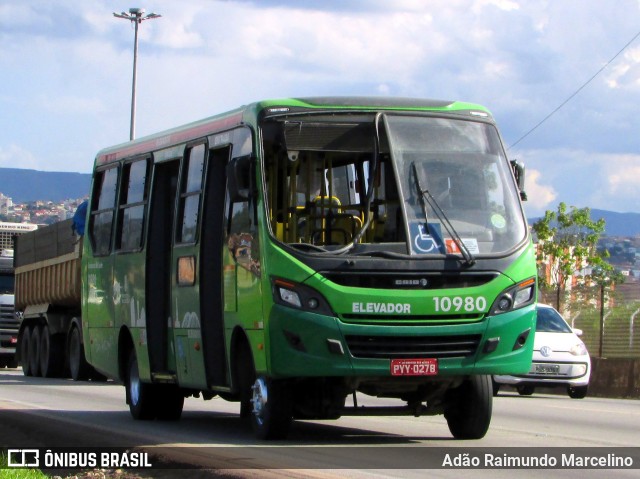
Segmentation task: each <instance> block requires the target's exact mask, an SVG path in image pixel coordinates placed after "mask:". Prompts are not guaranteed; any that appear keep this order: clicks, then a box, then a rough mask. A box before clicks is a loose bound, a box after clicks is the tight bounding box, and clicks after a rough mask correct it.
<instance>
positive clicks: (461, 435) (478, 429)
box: [444, 375, 493, 439]
mask: <svg viewBox="0 0 640 479" xmlns="http://www.w3.org/2000/svg"><path fill="white" fill-rule="evenodd" d="M446 403H447V404H446V406H445V411H444V417H445V419H446V420H447V424H448V425H449V430H450V431H451V434H453V437H455V438H456V439H482V438H483V437H484V436H485V434H486V433H487V431H488V430H489V424H490V423H491V413H492V410H493V386H492V385H491V376H487V375H474V376H470V377H469V378H468V379H466V380H465V381H464V382H463V383H462V384H461V385H460V386H459V387H457V388H455V389H452V390H450V391H449V392H448V393H447V397H446Z"/></svg>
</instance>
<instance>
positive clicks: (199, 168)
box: [177, 144, 206, 243]
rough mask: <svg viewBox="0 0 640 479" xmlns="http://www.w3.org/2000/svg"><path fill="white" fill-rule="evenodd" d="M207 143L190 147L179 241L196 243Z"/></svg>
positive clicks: (181, 197) (181, 204)
mask: <svg viewBox="0 0 640 479" xmlns="http://www.w3.org/2000/svg"><path fill="white" fill-rule="evenodd" d="M205 153H206V149H205V145H204V144H200V145H196V146H194V147H193V148H191V149H189V153H188V156H187V161H186V162H185V166H184V168H185V169H184V172H183V174H182V188H181V193H180V209H179V211H180V216H179V217H180V221H181V223H180V224H181V227H180V228H179V229H178V232H177V233H178V238H177V240H178V243H195V241H196V231H197V229H198V216H199V211H200V196H201V193H202V174H203V171H204V160H205Z"/></svg>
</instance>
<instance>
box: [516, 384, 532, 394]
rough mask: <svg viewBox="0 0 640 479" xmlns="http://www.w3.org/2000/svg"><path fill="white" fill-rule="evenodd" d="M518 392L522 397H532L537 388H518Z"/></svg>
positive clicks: (524, 386) (525, 386) (523, 386)
mask: <svg viewBox="0 0 640 479" xmlns="http://www.w3.org/2000/svg"><path fill="white" fill-rule="evenodd" d="M516 390H517V391H518V394H520V396H531V395H532V394H533V393H534V391H535V390H536V388H535V387H533V386H527V385H522V386H516Z"/></svg>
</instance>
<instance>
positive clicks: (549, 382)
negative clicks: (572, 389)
mask: <svg viewBox="0 0 640 479" xmlns="http://www.w3.org/2000/svg"><path fill="white" fill-rule="evenodd" d="M589 376H590V364H589V361H585V360H584V359H583V360H581V361H576V362H563V361H534V362H533V363H532V364H531V369H530V370H529V372H528V373H527V374H524V375H517V376H505V375H498V376H494V377H493V379H494V381H495V382H497V383H498V384H508V385H511V386H518V385H535V386H541V387H554V386H587V385H588V384H589Z"/></svg>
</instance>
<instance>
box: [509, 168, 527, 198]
mask: <svg viewBox="0 0 640 479" xmlns="http://www.w3.org/2000/svg"><path fill="white" fill-rule="evenodd" d="M511 168H513V175H514V176H515V177H516V183H517V184H518V190H520V199H521V200H522V201H527V193H526V191H524V163H521V162H519V161H518V160H511Z"/></svg>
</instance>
